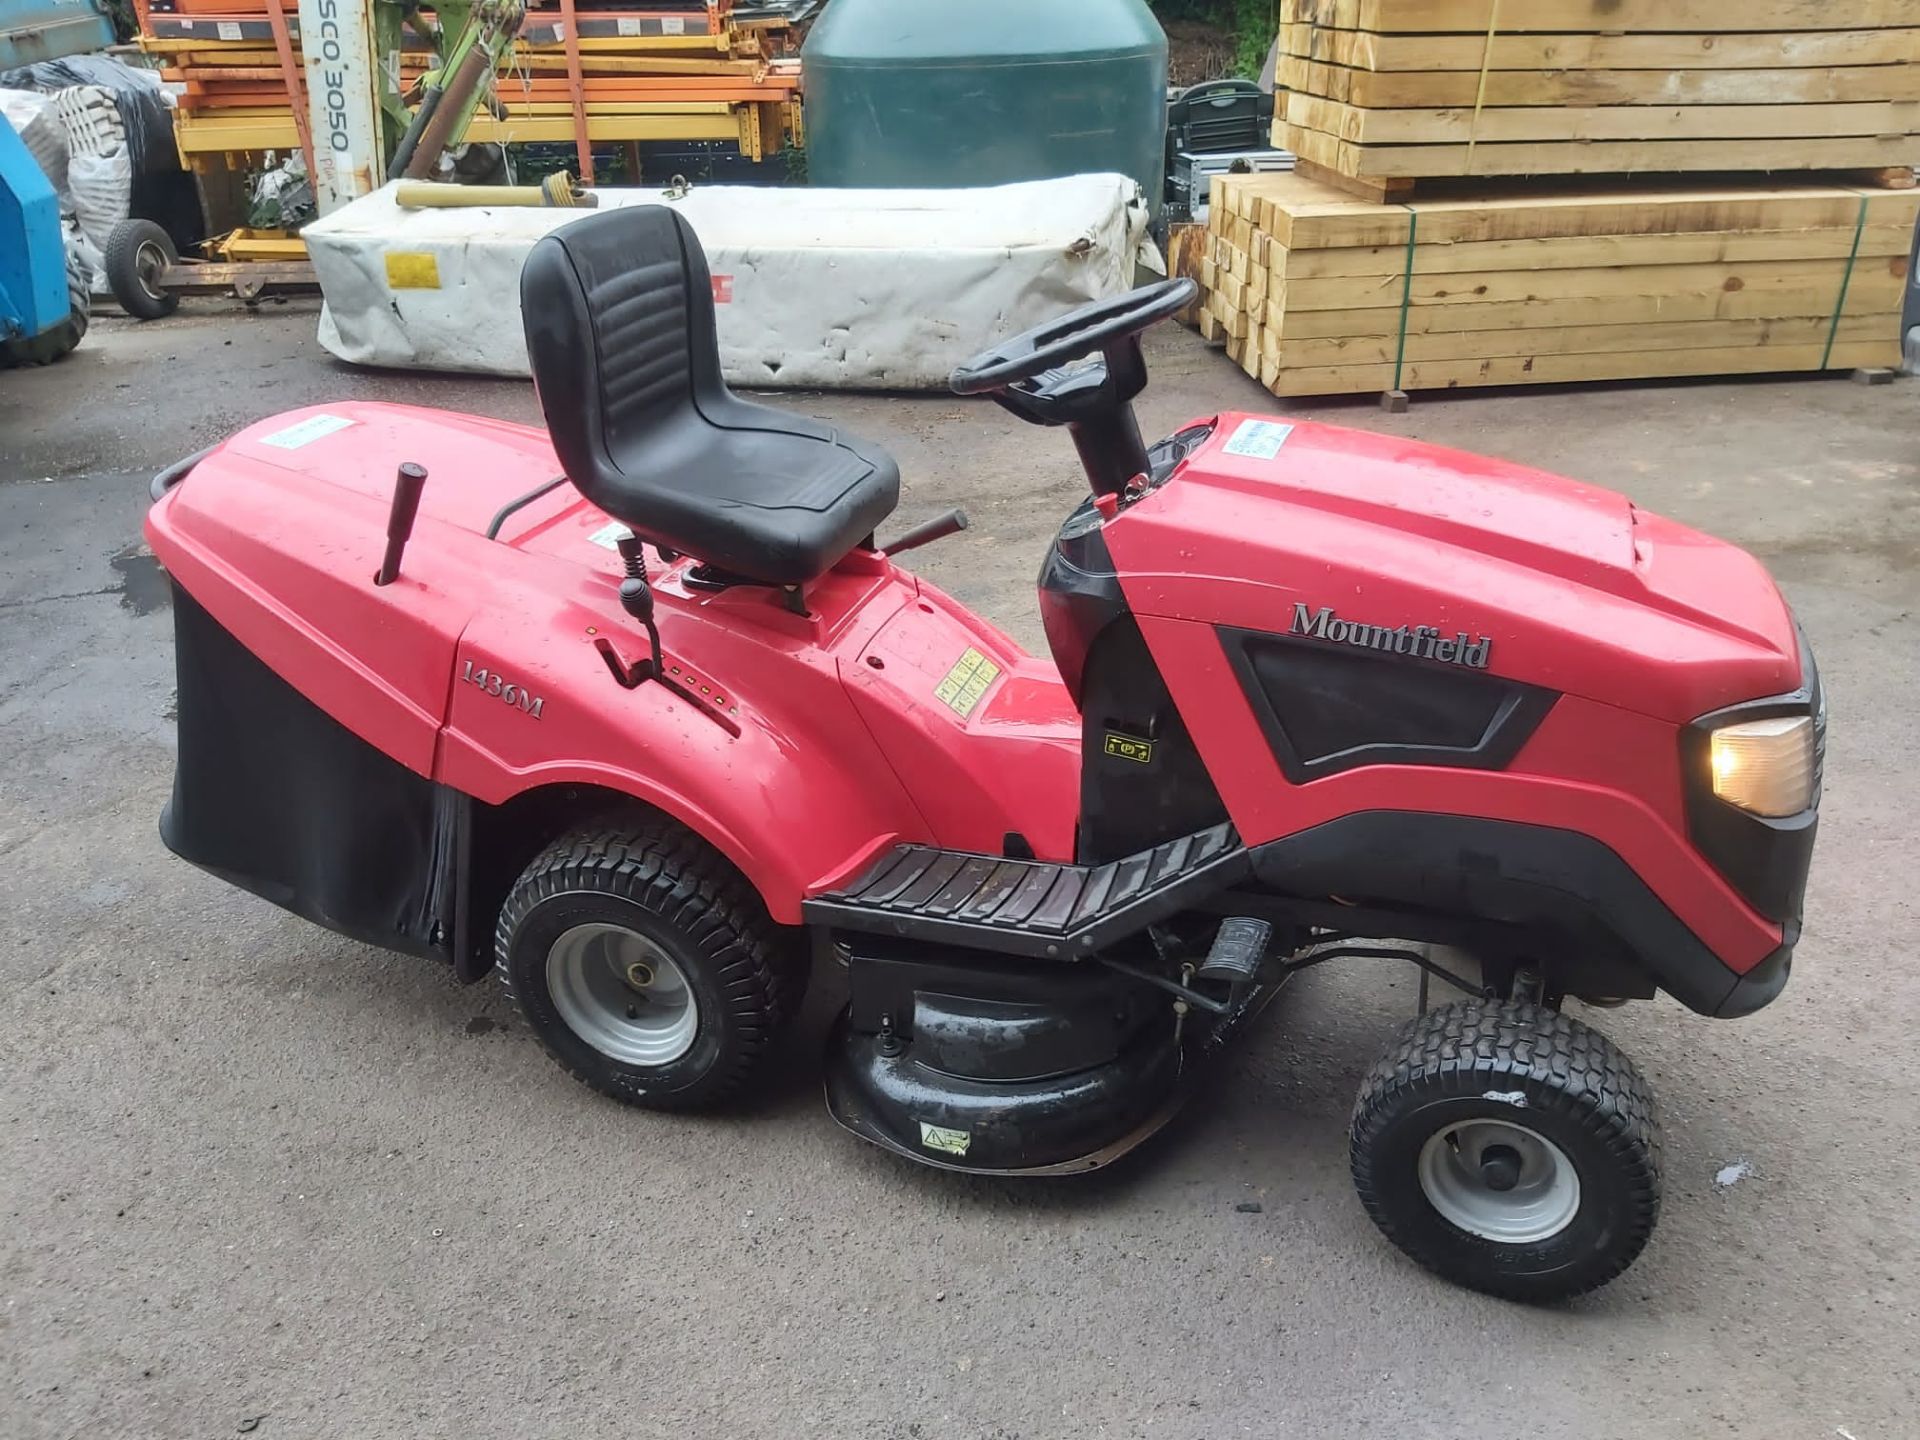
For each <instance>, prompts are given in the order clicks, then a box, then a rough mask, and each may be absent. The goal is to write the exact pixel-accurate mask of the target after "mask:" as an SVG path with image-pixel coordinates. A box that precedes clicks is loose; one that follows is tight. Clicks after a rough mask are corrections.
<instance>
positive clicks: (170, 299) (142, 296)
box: [106, 220, 180, 320]
mask: <svg viewBox="0 0 1920 1440" xmlns="http://www.w3.org/2000/svg"><path fill="white" fill-rule="evenodd" d="M179 260H180V256H179V254H178V253H177V252H176V251H175V250H174V248H173V237H172V236H170V235H168V234H167V232H166V231H165V230H163V229H161V228H160V227H159V226H158V225H156V224H154V223H153V221H151V220H122V221H121V222H120V223H119V224H118V225H115V226H114V227H113V229H112V230H111V231H109V232H108V234H107V248H106V271H107V287H108V288H109V289H110V290H112V291H113V298H114V299H115V300H118V301H119V302H120V308H121V309H123V310H125V311H126V312H127V313H128V314H129V315H131V316H133V317H134V318H135V319H138V320H158V319H161V318H162V317H163V316H167V315H171V314H172V313H173V312H174V311H175V310H177V309H178V308H179V307H180V296H179V295H178V293H176V292H175V291H172V290H169V289H167V287H166V283H165V281H166V274H167V270H168V268H169V267H170V266H173V265H176V264H178V263H179Z"/></svg>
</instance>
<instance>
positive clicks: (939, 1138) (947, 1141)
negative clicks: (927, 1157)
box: [920, 1120, 973, 1155]
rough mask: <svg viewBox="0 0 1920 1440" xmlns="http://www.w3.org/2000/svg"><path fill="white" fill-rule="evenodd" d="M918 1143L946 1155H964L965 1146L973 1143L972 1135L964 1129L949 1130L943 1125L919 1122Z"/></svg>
mask: <svg viewBox="0 0 1920 1440" xmlns="http://www.w3.org/2000/svg"><path fill="white" fill-rule="evenodd" d="M920 1143H921V1144H922V1145H924V1146H926V1147H927V1149H929V1150H939V1151H941V1152H943V1153H945V1154H948V1155H964V1154H966V1153H967V1147H968V1146H969V1145H971V1144H972V1143H973V1136H972V1134H971V1133H969V1132H968V1131H965V1130H949V1129H947V1128H946V1127H945V1126H944V1125H929V1124H928V1123H927V1122H926V1121H924V1120H922V1121H921V1122H920Z"/></svg>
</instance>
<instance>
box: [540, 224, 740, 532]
mask: <svg viewBox="0 0 1920 1440" xmlns="http://www.w3.org/2000/svg"><path fill="white" fill-rule="evenodd" d="M520 309H521V314H522V317H523V319H524V323H525V325H526V334H527V358H528V359H529V361H530V362H531V363H532V367H533V383H534V388H535V389H536V390H537V391H538V392H539V396H540V406H541V409H542V410H543V411H544V412H545V413H546V417H547V428H548V430H549V431H550V432H551V433H552V436H553V447H554V450H555V451H556V452H557V453H558V455H559V457H560V463H561V465H562V466H563V467H564V468H565V470H566V472H567V474H568V475H569V476H570V477H571V478H572V479H573V481H574V483H575V484H576V485H579V486H580V487H581V489H582V490H584V491H586V492H587V498H588V499H590V500H593V501H594V502H595V503H596V504H603V508H606V507H605V506H604V503H603V497H600V496H596V495H594V494H593V493H592V487H593V484H594V477H596V476H600V475H603V474H605V473H606V472H607V471H608V470H609V469H611V470H613V471H616V472H617V471H624V470H627V469H628V468H629V467H630V466H631V465H632V464H634V463H635V462H636V461H637V460H638V458H639V456H640V455H641V454H642V452H643V451H644V450H645V449H646V448H647V446H648V444H649V441H650V440H652V439H655V438H656V437H657V436H658V435H659V434H660V432H662V431H665V430H669V429H671V428H672V427H673V426H674V425H675V423H676V422H677V421H681V420H682V419H683V418H685V417H686V416H687V412H689V411H691V410H694V409H697V408H699V407H698V402H697V400H696V396H698V395H700V394H701V393H702V392H705V396H706V397H707V398H709V399H711V400H712V401H714V402H716V405H717V406H724V405H725V403H726V401H727V400H728V399H730V398H731V397H730V396H729V395H728V393H727V391H726V387H725V385H724V384H723V382H722V381H721V378H720V346H719V341H718V340H717V338H716V337H715V334H714V326H713V282H712V281H711V279H709V277H708V274H707V259H706V254H705V252H704V251H702V250H701V248H700V241H699V239H698V237H697V236H695V235H694V233H693V228H692V227H691V226H690V225H688V224H687V222H686V221H685V220H684V219H682V218H681V216H680V215H679V214H678V213H676V212H675V211H673V210H670V209H668V208H667V207H666V206H664V205H637V206H623V207H621V208H619V209H614V210H602V211H600V212H598V213H597V214H594V215H589V216H586V217H584V218H583V219H580V220H576V221H574V222H572V223H571V224H569V225H566V226H564V227H562V228H561V229H559V230H556V231H554V232H552V233H551V234H549V235H547V236H545V237H543V238H542V239H541V240H540V241H539V243H538V244H536V245H535V246H534V247H533V250H532V253H531V254H529V255H528V256H527V262H526V266H525V268H524V269H523V270H522V271H521V275H520Z"/></svg>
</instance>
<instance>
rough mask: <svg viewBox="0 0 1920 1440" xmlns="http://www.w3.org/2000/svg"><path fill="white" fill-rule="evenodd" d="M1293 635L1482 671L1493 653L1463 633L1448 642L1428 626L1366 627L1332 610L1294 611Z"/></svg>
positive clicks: (1485, 640) (1484, 639) (1483, 640)
mask: <svg viewBox="0 0 1920 1440" xmlns="http://www.w3.org/2000/svg"><path fill="white" fill-rule="evenodd" d="M1288 633H1289V634H1292V635H1309V636H1312V637H1313V638H1314V639H1315V640H1331V641H1332V642H1333V643H1334V644H1336V645H1351V646H1353V647H1354V648H1355V649H1359V650H1378V651H1380V652H1381V653H1383V654H1387V655H1412V656H1415V657H1417V658H1419V659H1421V660H1439V661H1443V662H1444V663H1446V664H1448V665H1464V666H1466V667H1467V668H1468V669H1470V670H1484V669H1486V668H1487V661H1488V659H1489V657H1490V656H1491V655H1492V653H1493V641H1492V639H1491V638H1489V637H1488V636H1485V635H1482V636H1481V637H1480V638H1479V639H1478V640H1473V639H1469V638H1468V636H1467V632H1466V631H1464V630H1458V631H1455V632H1454V634H1453V637H1452V638H1451V639H1446V638H1443V637H1442V633H1441V632H1440V631H1438V630H1436V629H1434V628H1433V626H1431V625H1401V626H1398V627H1388V626H1386V625H1368V624H1365V623H1363V622H1361V621H1359V620H1342V619H1341V618H1340V617H1339V616H1338V615H1336V614H1334V613H1333V611H1332V610H1331V609H1329V608H1328V607H1326V606H1324V605H1323V606H1321V607H1320V609H1318V610H1312V609H1309V608H1308V607H1307V606H1305V605H1295V606H1294V607H1293V628H1292V629H1291V630H1290V631H1289V632H1288Z"/></svg>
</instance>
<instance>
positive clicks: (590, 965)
mask: <svg viewBox="0 0 1920 1440" xmlns="http://www.w3.org/2000/svg"><path fill="white" fill-rule="evenodd" d="M547 992H548V993H549V994H550V995H552V997H553V1006H554V1009H556V1010H558V1011H559V1012H560V1018H561V1019H562V1020H564V1021H565V1022H566V1024H567V1028H568V1029H569V1030H571V1031H573V1033H574V1034H575V1035H578V1036H579V1037H580V1038H581V1039H582V1040H584V1041H586V1043H587V1044H589V1045H591V1046H592V1047H593V1048H594V1049H595V1050H597V1051H599V1052H600V1053H601V1054H602V1055H604V1056H606V1057H607V1058H608V1059H609V1060H616V1061H618V1062H619V1063H621V1064H622V1065H636V1066H643V1067H644V1066H660V1065H670V1064H672V1063H673V1062H674V1061H675V1060H678V1059H679V1058H680V1057H681V1056H682V1055H685V1054H686V1053H687V1051H688V1050H690V1049H692V1048H693V1037H694V1035H695V1034H696V1033H697V1032H698V1031H699V1029H700V1006H699V1002H698V1001H696V1000H695V999H694V995H693V988H692V987H691V986H690V985H688V984H687V977H686V974H685V973H684V972H683V971H682V970H681V969H680V967H679V965H677V964H676V963H674V961H673V959H672V957H670V956H669V955H668V954H667V953H666V951H664V950H662V949H661V948H660V947H659V946H658V945H656V944H654V942H653V941H651V940H649V939H648V938H647V937H646V936H644V935H642V934H640V933H639V932H638V931H635V930H629V929H627V927H626V926H624V925H606V924H591V925H576V926H574V927H573V928H572V929H571V930H568V931H567V932H566V933H565V934H563V935H561V936H560V938H559V939H557V940H555V941H554V942H553V946H552V948H551V949H549V950H548V951H547Z"/></svg>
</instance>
